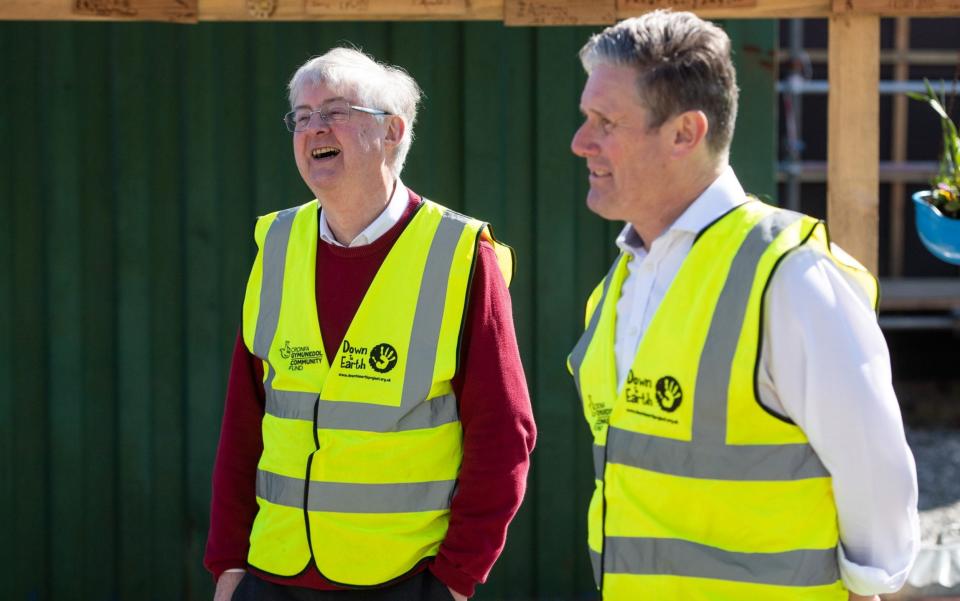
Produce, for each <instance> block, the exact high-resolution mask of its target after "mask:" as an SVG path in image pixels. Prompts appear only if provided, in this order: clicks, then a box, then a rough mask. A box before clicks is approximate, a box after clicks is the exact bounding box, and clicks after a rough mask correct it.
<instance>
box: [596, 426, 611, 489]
mask: <svg viewBox="0 0 960 601" xmlns="http://www.w3.org/2000/svg"><path fill="white" fill-rule="evenodd" d="M607 432H608V433H607V439H608V440H609V437H610V434H609V430H607ZM605 466H606V447H604V446H603V445H598V444H595V445H593V474H594V476H596V479H597V480H603V471H604V467H605Z"/></svg>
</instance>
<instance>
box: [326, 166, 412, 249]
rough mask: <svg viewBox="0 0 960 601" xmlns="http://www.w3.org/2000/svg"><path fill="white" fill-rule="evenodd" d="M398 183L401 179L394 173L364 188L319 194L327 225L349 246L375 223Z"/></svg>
mask: <svg viewBox="0 0 960 601" xmlns="http://www.w3.org/2000/svg"><path fill="white" fill-rule="evenodd" d="M396 183H397V179H396V178H394V177H392V176H390V177H389V178H387V177H384V178H382V179H381V178H377V179H376V180H374V181H373V182H371V184H372V185H368V186H365V187H364V188H363V189H360V190H354V191H351V192H338V193H331V194H323V195H320V194H318V195H317V199H318V200H319V201H320V205H321V206H322V207H323V212H324V215H325V218H326V220H327V225H329V226H330V231H331V232H332V233H333V235H334V237H335V238H336V239H337V241H338V242H340V243H341V244H343V245H344V246H348V245H349V244H350V243H351V242H352V241H353V240H354V239H355V238H356V237H357V236H359V235H360V232H362V231H363V230H365V229H366V228H367V226H369V225H370V224H371V223H373V221H374V220H375V219H376V218H377V217H379V216H380V214H381V213H383V211H384V209H386V208H387V205H388V204H390V199H391V198H392V197H393V193H394V188H395V187H396Z"/></svg>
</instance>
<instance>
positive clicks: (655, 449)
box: [594, 409, 830, 482]
mask: <svg viewBox="0 0 960 601" xmlns="http://www.w3.org/2000/svg"><path fill="white" fill-rule="evenodd" d="M694 411H696V409H694ZM607 446H608V451H607V462H608V463H618V464H621V465H629V466H631V467H638V468H642V469H645V470H650V471H652V472H659V473H661V474H671V475H674V476H683V477H685V478H705V479H708V480H736V481H750V480H761V481H769V482H775V481H785V480H801V479H804V478H825V477H827V476H829V475H830V473H829V472H828V471H827V469H826V468H825V467H824V466H823V463H822V462H821V461H820V458H819V457H817V454H816V453H815V452H814V451H813V449H812V448H810V445H807V444H789V445H788V444H784V445H721V446H705V445H698V444H696V443H695V442H694V443H689V442H684V441H681V440H673V439H671V438H661V437H657V436H650V435H648V434H640V433H637V432H629V431H627V430H621V429H620V428H617V427H614V426H610V427H609V429H608V430H607ZM601 460H602V459H601ZM594 461H596V456H594Z"/></svg>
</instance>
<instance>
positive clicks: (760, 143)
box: [723, 19, 777, 204]
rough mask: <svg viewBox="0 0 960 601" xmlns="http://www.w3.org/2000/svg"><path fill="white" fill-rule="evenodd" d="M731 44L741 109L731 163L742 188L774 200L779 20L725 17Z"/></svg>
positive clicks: (731, 152) (725, 26)
mask: <svg viewBox="0 0 960 601" xmlns="http://www.w3.org/2000/svg"><path fill="white" fill-rule="evenodd" d="M723 27H724V29H725V30H726V31H727V33H728V34H729V35H730V40H731V42H732V48H733V56H734V64H735V65H736V68H737V84H738V85H739V86H740V111H739V114H738V115H737V125H736V132H735V135H734V138H733V144H732V146H731V148H730V163H731V164H732V165H733V167H734V169H736V172H737V176H738V177H739V178H740V183H742V184H743V187H744V189H745V190H746V191H747V192H750V193H751V194H755V195H757V196H759V197H761V198H764V199H766V200H773V201H774V203H775V204H776V196H777V171H776V165H777V128H776V123H777V92H776V87H775V86H776V83H777V61H776V59H775V58H774V53H775V52H776V50H777V26H776V21H770V20H762V19H758V20H750V19H745V20H739V21H732V20H731V21H725V22H724V24H723Z"/></svg>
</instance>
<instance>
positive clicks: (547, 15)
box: [0, 0, 960, 25]
mask: <svg viewBox="0 0 960 601" xmlns="http://www.w3.org/2000/svg"><path fill="white" fill-rule="evenodd" d="M505 3H506V4H507V9H508V10H507V12H505V7H504V4H505ZM611 6H613V8H611ZM668 6H669V7H673V8H676V9H678V10H692V11H693V12H695V13H697V14H698V15H700V16H701V17H704V18H706V19H792V18H816V17H829V16H831V15H833V14H870V15H882V16H896V15H906V14H912V15H918V16H947V15H952V16H960V0H0V20H22V21H36V20H43V21H88V20H98V21H175V22H196V21H197V20H200V21H258V20H269V21H431V20H451V19H455V20H460V21H503V20H504V18H505V17H506V21H507V23H508V24H517V25H520V24H523V25H527V24H529V25H569V24H572V23H581V24H583V23H590V24H612V23H613V22H614V21H615V20H617V19H623V18H626V17H633V16H637V15H640V14H643V13H645V12H647V11H650V10H653V9H655V8H663V7H668ZM521 8H522V10H520V9H521ZM511 11H512V12H511Z"/></svg>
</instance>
